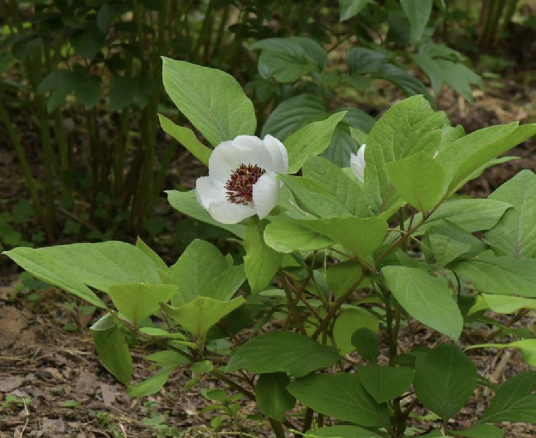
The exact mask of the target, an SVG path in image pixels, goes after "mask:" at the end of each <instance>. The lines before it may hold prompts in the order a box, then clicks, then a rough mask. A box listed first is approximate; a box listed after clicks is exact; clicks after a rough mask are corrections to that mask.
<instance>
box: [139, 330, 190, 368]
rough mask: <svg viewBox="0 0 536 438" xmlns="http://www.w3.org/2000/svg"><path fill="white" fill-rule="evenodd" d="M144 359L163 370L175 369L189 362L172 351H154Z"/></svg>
mask: <svg viewBox="0 0 536 438" xmlns="http://www.w3.org/2000/svg"><path fill="white" fill-rule="evenodd" d="M140 331H141V330H140ZM145 359H146V360H148V361H150V362H154V363H156V364H158V365H160V366H162V367H164V368H165V367H171V368H175V367H178V366H179V365H184V364H187V363H189V362H190V361H189V360H188V358H186V357H185V356H183V355H182V354H180V353H177V352H176V351H173V350H161V351H156V352H155V353H151V354H149V355H148V356H145Z"/></svg>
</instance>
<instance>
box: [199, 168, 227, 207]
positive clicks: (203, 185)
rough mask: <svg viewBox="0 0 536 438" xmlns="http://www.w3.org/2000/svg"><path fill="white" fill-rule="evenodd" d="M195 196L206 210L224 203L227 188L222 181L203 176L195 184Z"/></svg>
mask: <svg viewBox="0 0 536 438" xmlns="http://www.w3.org/2000/svg"><path fill="white" fill-rule="evenodd" d="M195 196H196V198H197V202H199V203H200V204H201V205H202V206H203V208H204V209H205V210H208V207H209V206H210V204H213V203H217V202H221V201H224V200H225V199H226V196H225V187H224V184H223V183H222V182H221V181H218V180H217V179H215V178H212V177H211V176H203V177H201V178H198V179H197V181H196V182H195Z"/></svg>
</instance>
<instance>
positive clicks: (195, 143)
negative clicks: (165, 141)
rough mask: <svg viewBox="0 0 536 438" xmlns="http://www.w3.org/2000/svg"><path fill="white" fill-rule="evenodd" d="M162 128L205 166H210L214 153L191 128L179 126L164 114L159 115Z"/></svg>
mask: <svg viewBox="0 0 536 438" xmlns="http://www.w3.org/2000/svg"><path fill="white" fill-rule="evenodd" d="M158 118H159V119H160V126H161V127H162V129H163V130H164V131H165V132H166V133H168V134H169V135H171V136H172V137H173V138H174V139H175V140H177V141H178V142H179V143H180V144H182V145H183V146H184V147H185V148H186V149H188V151H189V152H190V153H191V154H192V155H193V156H194V157H195V158H197V159H198V160H199V161H201V162H202V163H203V164H205V165H208V159H209V158H210V154H211V153H212V151H211V150H210V149H209V148H207V147H206V146H205V145H204V144H203V143H201V142H200V141H199V140H198V139H197V137H196V136H195V134H194V132H193V131H192V130H191V129H189V128H184V127H182V126H178V125H176V124H175V123H173V122H172V121H171V120H169V119H168V118H167V117H165V116H163V115H162V114H158Z"/></svg>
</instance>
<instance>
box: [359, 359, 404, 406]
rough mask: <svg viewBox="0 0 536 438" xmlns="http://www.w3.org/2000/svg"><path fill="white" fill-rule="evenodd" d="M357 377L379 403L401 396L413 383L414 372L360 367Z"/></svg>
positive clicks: (399, 368)
mask: <svg viewBox="0 0 536 438" xmlns="http://www.w3.org/2000/svg"><path fill="white" fill-rule="evenodd" d="M357 375H358V376H359V381H360V382H361V384H362V385H363V387H364V388H365V389H366V390H367V392H368V393H369V394H370V395H371V396H372V397H373V398H374V400H376V402H377V403H385V402H388V401H389V400H393V399H395V398H396V397H399V396H401V395H402V394H404V393H405V392H406V391H407V390H408V389H409V387H410V386H411V384H412V383H413V370H412V369H411V368H408V367H381V366H378V365H368V366H360V367H359V369H358V371H357Z"/></svg>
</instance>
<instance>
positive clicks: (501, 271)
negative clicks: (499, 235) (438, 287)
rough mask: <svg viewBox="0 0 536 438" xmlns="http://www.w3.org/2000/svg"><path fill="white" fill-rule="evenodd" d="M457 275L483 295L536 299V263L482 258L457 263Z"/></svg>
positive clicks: (454, 266)
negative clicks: (517, 296) (464, 278)
mask: <svg viewBox="0 0 536 438" xmlns="http://www.w3.org/2000/svg"><path fill="white" fill-rule="evenodd" d="M450 268H451V269H452V270H453V271H454V272H456V273H458V274H460V275H463V276H465V277H467V278H469V279H470V280H471V281H472V282H473V284H474V286H475V288H476V289H478V290H479V291H480V292H484V293H488V294H498V295H522V296H525V297H529V298H531V297H532V298H534V297H536V260H535V259H515V258H513V257H481V258H480V259H474V260H467V261H460V262H456V263H454V264H453V265H451V267H450Z"/></svg>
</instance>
